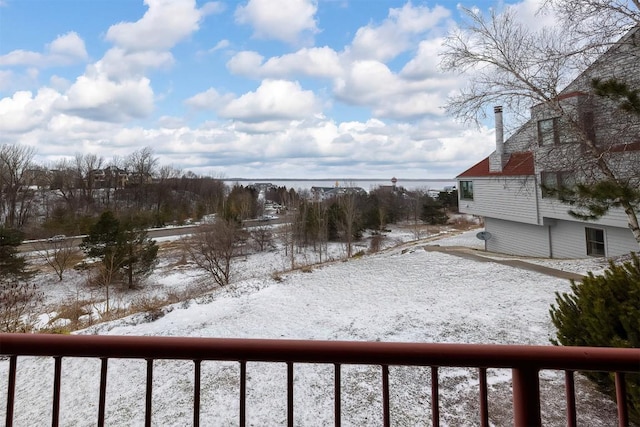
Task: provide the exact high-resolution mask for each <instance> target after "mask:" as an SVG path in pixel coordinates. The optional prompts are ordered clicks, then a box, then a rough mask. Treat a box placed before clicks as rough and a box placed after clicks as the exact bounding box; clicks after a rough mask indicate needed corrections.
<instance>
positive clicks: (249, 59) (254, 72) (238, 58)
mask: <svg viewBox="0 0 640 427" xmlns="http://www.w3.org/2000/svg"><path fill="white" fill-rule="evenodd" d="M263 60H264V56H262V55H260V54H259V53H258V52H254V51H250V50H244V51H242V52H238V53H236V54H235V55H233V57H232V58H231V59H230V60H229V61H228V62H227V70H229V71H230V72H231V73H232V74H237V75H240V76H247V77H258V75H259V74H260V72H259V68H260V66H261V65H262V61H263Z"/></svg>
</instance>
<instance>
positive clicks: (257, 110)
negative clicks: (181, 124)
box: [218, 80, 320, 122]
mask: <svg viewBox="0 0 640 427" xmlns="http://www.w3.org/2000/svg"><path fill="white" fill-rule="evenodd" d="M319 110H320V106H319V103H318V101H317V100H316V98H315V95H314V93H313V92H312V91H310V90H303V89H302V88H301V87H300V84H299V83H298V82H290V81H286V80H264V81H263V82H262V84H261V85H260V87H258V89H256V91H255V92H248V93H246V94H244V95H242V96H240V97H239V98H236V99H234V100H233V101H231V102H229V103H228V104H227V105H226V106H225V107H224V108H222V109H221V110H220V111H219V112H218V115H219V116H220V117H224V118H229V119H235V120H240V121H244V122H258V121H262V120H267V121H269V120H295V119H303V118H306V117H310V116H313V115H314V114H316V113H317V112H319Z"/></svg>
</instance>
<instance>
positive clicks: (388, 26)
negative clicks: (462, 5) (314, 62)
mask: <svg viewBox="0 0 640 427" xmlns="http://www.w3.org/2000/svg"><path fill="white" fill-rule="evenodd" d="M450 15H451V12H450V11H449V10H448V9H446V8H444V7H442V6H435V7H434V8H432V9H430V8H428V7H427V6H413V5H412V4H411V3H407V4H405V5H404V6H403V7H402V8H400V9H389V16H388V17H387V19H385V20H384V21H383V22H382V24H380V25H373V24H369V25H367V26H365V27H361V28H359V29H358V31H357V32H356V35H355V37H354V39H353V42H352V44H351V46H350V48H349V50H350V54H351V55H353V56H354V58H358V59H377V60H381V61H386V60H389V59H392V58H394V57H396V56H397V55H399V54H400V53H402V52H404V51H406V50H407V49H410V48H411V46H412V39H413V38H414V37H416V36H418V35H421V34H424V33H426V32H428V31H429V30H431V29H433V28H434V27H436V26H437V25H438V24H439V23H440V22H441V21H443V20H444V19H446V18H448V17H449V16H450Z"/></svg>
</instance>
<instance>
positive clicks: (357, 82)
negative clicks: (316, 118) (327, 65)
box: [333, 60, 457, 119]
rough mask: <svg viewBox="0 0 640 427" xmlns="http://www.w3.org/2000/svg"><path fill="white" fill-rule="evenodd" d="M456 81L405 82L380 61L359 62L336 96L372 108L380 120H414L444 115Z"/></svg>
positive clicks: (338, 82)
mask: <svg viewBox="0 0 640 427" xmlns="http://www.w3.org/2000/svg"><path fill="white" fill-rule="evenodd" d="M455 85H457V81H456V80H455V79H447V78H446V77H444V76H437V77H435V78H423V79H405V78H403V77H402V76H399V75H397V74H395V73H393V72H392V71H391V70H390V69H389V68H388V67H387V66H386V65H385V64H383V63H382V62H379V61H371V60H368V61H355V62H354V63H352V64H351V65H350V68H349V69H348V70H347V71H346V72H345V74H344V75H343V76H342V77H341V78H338V79H336V80H335V81H334V87H333V90H334V94H335V96H336V97H337V98H338V99H340V100H342V101H344V102H347V103H349V104H353V105H362V106H368V107H370V108H372V110H373V113H374V115H375V116H376V117H393V118H398V119H408V118H409V119H410V118H414V117H420V116H424V115H429V114H430V115H441V114H443V111H442V110H441V106H442V105H443V104H444V102H445V98H446V94H447V92H448V90H449V89H450V88H451V87H454V86H455Z"/></svg>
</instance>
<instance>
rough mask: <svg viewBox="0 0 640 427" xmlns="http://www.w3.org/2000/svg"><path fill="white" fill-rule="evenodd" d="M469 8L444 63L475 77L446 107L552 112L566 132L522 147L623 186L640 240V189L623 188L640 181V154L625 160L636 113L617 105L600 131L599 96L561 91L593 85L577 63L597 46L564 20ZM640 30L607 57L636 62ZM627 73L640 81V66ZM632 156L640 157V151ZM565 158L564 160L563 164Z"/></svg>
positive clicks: (544, 160) (588, 177) (473, 115)
mask: <svg viewBox="0 0 640 427" xmlns="http://www.w3.org/2000/svg"><path fill="white" fill-rule="evenodd" d="M585 1H586V0H585ZM558 3H562V2H560V1H559V2H558ZM591 3H597V2H595V1H594V2H591ZM464 12H465V14H466V17H467V21H466V22H465V23H464V25H463V27H462V29H460V30H458V31H455V32H453V33H452V34H450V35H449V37H448V38H447V40H446V42H445V49H446V50H445V52H444V53H443V55H442V66H443V68H444V69H445V70H448V71H456V72H463V73H464V72H467V73H468V74H469V82H468V85H467V87H466V88H465V89H463V90H462V91H461V92H460V93H459V94H458V95H456V96H454V97H452V98H450V100H449V102H448V105H447V110H448V111H449V112H450V113H452V114H453V115H455V116H457V117H459V118H462V119H465V120H468V121H475V122H479V120H481V119H482V118H483V117H484V114H485V108H487V107H489V106H491V105H505V106H507V107H508V108H509V109H510V110H511V111H513V112H515V113H519V114H520V117H521V118H522V121H524V119H525V118H526V116H525V115H524V112H525V111H528V109H529V108H531V107H533V106H535V108H534V110H533V114H538V115H539V116H540V117H544V118H546V119H550V120H552V121H549V123H550V124H551V125H553V126H554V128H557V129H559V130H560V132H558V131H556V133H555V139H556V143H554V144H550V145H549V146H546V147H545V146H542V145H543V144H540V146H538V145H535V146H533V145H531V146H529V147H523V148H527V149H530V150H533V151H534V152H535V155H536V159H537V161H539V163H540V164H542V165H544V166H545V167H548V168H556V170H570V171H571V172H572V174H574V175H575V177H576V180H579V181H581V182H584V183H587V184H594V183H597V182H603V181H606V182H608V183H611V185H613V186H615V187H616V188H617V189H619V190H620V191H618V192H617V194H616V198H615V200H614V201H613V202H612V203H611V204H610V206H619V207H621V208H622V209H623V210H624V212H625V214H626V216H627V219H628V224H629V228H630V229H631V231H632V233H633V235H634V237H635V239H636V241H637V242H638V244H640V227H639V224H638V217H637V209H638V203H639V201H638V200H635V199H634V197H635V196H633V194H634V192H633V191H631V192H629V191H626V192H625V191H624V190H625V189H629V188H631V189H634V188H635V189H637V188H638V187H639V186H640V182H638V180H639V179H640V177H639V176H638V174H637V173H634V170H637V169H636V167H637V159H636V160H635V162H636V163H635V164H636V166H631V167H630V166H629V164H628V163H627V164H623V163H621V156H620V155H619V153H620V152H621V149H624V146H625V145H627V144H629V143H631V142H635V138H636V136H637V134H638V129H639V127H638V123H639V122H638V119H637V117H636V118H634V117H632V115H631V113H624V112H619V113H616V114H617V116H616V117H615V123H614V124H612V123H610V122H609V123H606V124H605V125H606V126H601V128H602V129H605V131H606V133H605V131H600V134H599V135H598V137H597V138H596V128H595V126H594V125H593V123H594V120H604V119H603V118H600V117H594V115H593V111H592V109H591V108H592V107H591V106H590V103H591V102H592V101H593V99H592V98H589V97H588V96H576V97H574V99H572V100H569V101H567V100H565V99H563V97H561V96H559V95H560V91H561V89H563V88H565V86H567V85H568V84H569V83H570V82H574V83H572V84H574V85H576V91H577V90H578V89H579V88H582V89H583V88H585V87H586V88H587V89H590V81H585V79H587V78H588V77H587V76H586V75H581V76H580V78H578V79H576V80H574V78H575V69H576V67H577V66H578V63H584V61H583V60H584V58H585V57H590V58H591V59H592V60H593V56H592V55H593V54H594V53H595V52H596V51H594V50H591V49H587V48H585V45H584V44H582V45H580V44H578V45H576V43H575V38H573V37H570V36H572V35H573V33H571V34H567V31H568V30H566V29H565V28H564V27H556V28H545V29H542V30H539V31H534V30H531V29H529V28H528V27H526V26H525V24H523V23H522V22H521V21H519V20H518V19H517V16H516V15H515V12H514V11H513V9H511V8H506V9H505V10H504V11H503V12H502V13H500V14H498V13H497V12H495V11H492V12H491V15H490V16H489V17H485V16H483V15H482V14H481V13H480V12H478V11H477V10H471V9H464ZM638 34H639V32H638V31H636V32H635V33H630V34H628V38H627V39H625V40H623V42H624V43H625V44H626V45H625V46H622V47H620V48H617V49H614V50H611V49H610V50H609V51H608V52H607V55H608V56H607V59H606V60H607V61H610V60H612V59H616V58H617V60H620V58H627V59H628V60H630V61H631V63H634V61H636V62H635V63H636V64H637V55H638V46H639V44H638V40H637V37H636V35H638ZM628 76H629V77H630V78H631V79H632V81H630V82H628V83H630V84H631V85H632V86H636V85H640V80H638V73H637V68H636V69H635V73H634V72H633V69H632V71H631V72H630V73H628ZM576 82H577V83H576ZM577 85H579V86H577ZM565 90H566V89H565ZM611 107H612V109H613V108H614V106H613V105H611ZM625 114H626V115H625ZM545 115H546V116H545ZM616 124H618V125H619V126H617V127H616ZM558 135H562V138H563V139H559V138H560V137H559V136H558ZM534 140H535V139H534V138H532V139H531V141H534ZM536 142H537V141H536ZM623 151H628V150H623ZM616 153H617V154H616ZM636 157H637V156H636ZM625 159H626V160H629V159H634V156H633V155H630V156H627V157H626V158H625ZM559 160H560V163H562V162H563V161H564V164H559ZM567 162H571V163H570V164H569V163H567ZM630 194H631V195H632V196H631V197H629V195H630Z"/></svg>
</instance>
